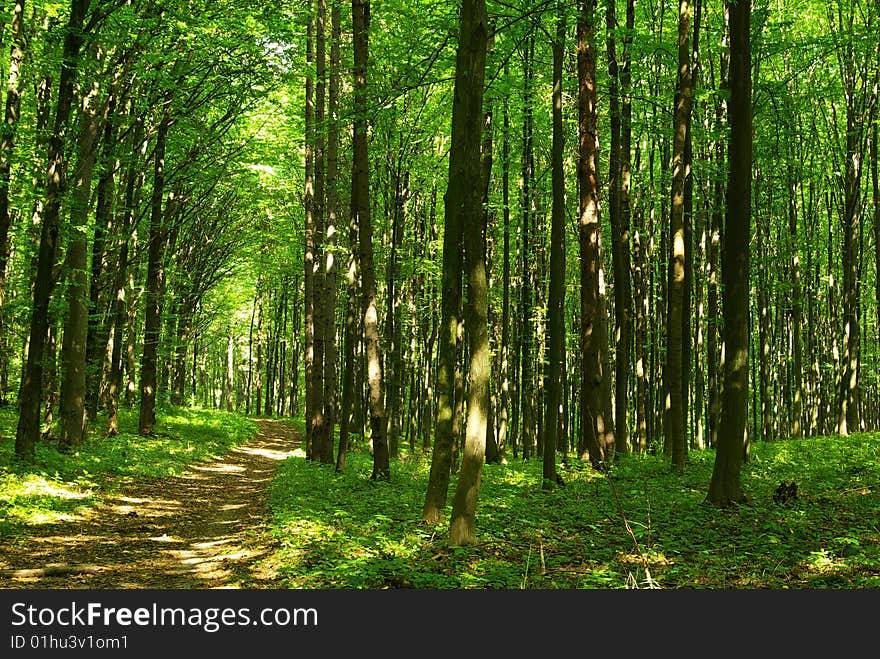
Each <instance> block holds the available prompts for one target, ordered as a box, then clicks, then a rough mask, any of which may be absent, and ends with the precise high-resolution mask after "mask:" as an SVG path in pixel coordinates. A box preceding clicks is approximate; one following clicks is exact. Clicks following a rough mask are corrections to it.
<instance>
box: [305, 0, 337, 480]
mask: <svg viewBox="0 0 880 659" xmlns="http://www.w3.org/2000/svg"><path fill="white" fill-rule="evenodd" d="M341 29H342V28H341V18H340V10H339V3H338V2H333V3H332V7H331V10H330V84H329V94H328V99H327V102H328V106H329V113H330V117H329V122H328V123H327V181H326V183H327V228H326V236H325V248H324V296H325V298H326V300H325V302H326V313H325V315H324V429H325V436H324V437H323V438H322V440H321V443H322V446H323V451H322V453H321V461H322V462H324V463H326V464H332V463H333V434H334V429H335V426H336V389H337V379H338V378H337V373H336V370H337V368H336V362H337V347H336V259H335V251H336V233H337V231H338V230H339V195H338V193H337V190H336V186H337V181H336V176H337V171H338V160H339V124H338V121H339V116H338V115H339V59H340V58H339V41H340V36H341ZM295 375H296V374H295V373H294V376H295Z"/></svg>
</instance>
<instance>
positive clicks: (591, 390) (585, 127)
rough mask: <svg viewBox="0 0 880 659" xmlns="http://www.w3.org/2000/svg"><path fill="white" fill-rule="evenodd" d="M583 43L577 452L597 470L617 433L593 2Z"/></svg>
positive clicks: (581, 31)
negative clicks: (612, 409) (611, 411)
mask: <svg viewBox="0 0 880 659" xmlns="http://www.w3.org/2000/svg"><path fill="white" fill-rule="evenodd" d="M577 38H578V46H577V47H578V52H577V65H578V142H579V146H578V202H579V203H578V210H579V219H578V241H579V245H580V284H581V317H580V345H581V353H582V354H583V366H582V373H581V393H580V397H581V407H582V413H583V415H584V420H583V423H582V427H581V432H582V434H581V436H580V439H579V441H578V452H579V454H580V455H581V456H582V457H588V458H589V460H590V462H591V463H592V464H593V466H594V467H597V468H598V467H600V466H602V465H603V464H604V463H606V462H607V461H610V460H611V459H612V457H613V453H614V430H613V422H612V419H611V418H610V417H609V416H608V414H607V412H608V407H609V405H608V404H607V401H606V400H605V395H606V393H610V386H609V385H608V382H607V381H608V380H609V378H610V377H611V374H610V373H609V372H608V371H607V370H606V369H607V365H608V358H607V352H608V331H607V322H608V321H607V317H606V315H605V304H604V299H603V297H604V291H603V290H602V289H603V284H602V247H601V246H602V233H601V226H600V218H599V168H598V159H599V137H598V118H599V117H598V108H597V100H598V97H597V89H596V44H595V41H596V20H595V9H594V7H593V4H592V2H591V1H590V0H586V1H585V2H584V3H583V4H582V7H581V13H580V16H579V18H578V26H577Z"/></svg>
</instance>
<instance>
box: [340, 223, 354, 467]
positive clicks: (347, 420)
mask: <svg viewBox="0 0 880 659" xmlns="http://www.w3.org/2000/svg"><path fill="white" fill-rule="evenodd" d="M357 234H358V232H357V226H356V224H355V223H354V220H353V219H352V221H351V222H350V224H349V231H348V242H349V250H350V256H349V260H348V269H347V271H346V282H347V284H346V286H347V299H346V301H345V338H344V340H343V350H344V353H345V354H344V360H345V369H344V371H343V374H342V411H341V414H340V418H339V449H338V450H337V452H336V471H337V473H340V472H342V471H343V470H344V469H345V454H346V452H347V450H348V442H349V439H348V436H349V432H350V428H351V426H352V425H353V424H354V422H355V419H354V417H353V415H354V401H353V398H354V394H355V370H356V368H355V367H356V363H355V362H356V361H357V360H358V354H357V349H356V348H357V342H358V329H359V328H358V321H357V308H358V244H357Z"/></svg>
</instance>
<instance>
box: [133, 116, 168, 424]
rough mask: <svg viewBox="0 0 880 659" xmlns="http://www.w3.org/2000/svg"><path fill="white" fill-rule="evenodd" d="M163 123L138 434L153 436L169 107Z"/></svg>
mask: <svg viewBox="0 0 880 659" xmlns="http://www.w3.org/2000/svg"><path fill="white" fill-rule="evenodd" d="M163 112H164V116H163V118H162V120H161V121H160V122H159V128H158V131H157V133H156V150H155V155H154V167H153V191H152V197H151V200H150V232H149V243H148V247H147V282H146V287H145V294H146V319H145V321H144V346H143V350H142V352H141V374H140V393H141V404H140V415H139V417H138V434H139V435H151V434H152V433H153V426H154V425H155V424H156V388H157V386H158V378H157V368H156V367H157V356H158V351H159V331H160V328H161V325H162V314H161V309H160V294H159V291H160V290H161V288H162V280H163V278H164V273H163V272H162V260H163V251H164V243H165V228H164V227H163V222H162V220H163V212H162V202H163V198H164V196H165V192H164V189H165V145H166V140H167V137H168V128H169V125H170V120H169V118H168V113H167V108H166V109H165V110H164V111H163Z"/></svg>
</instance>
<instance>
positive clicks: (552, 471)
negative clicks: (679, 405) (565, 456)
mask: <svg viewBox="0 0 880 659" xmlns="http://www.w3.org/2000/svg"><path fill="white" fill-rule="evenodd" d="M556 10H557V12H558V14H559V18H558V19H557V26H556V39H555V41H554V43H553V146H552V148H553V155H552V167H553V211H552V213H553V214H552V220H551V230H550V294H549V296H548V309H547V341H548V344H549V347H550V350H549V355H548V362H547V370H548V378H547V389H546V395H547V411H546V412H545V414H544V469H543V476H544V487H545V488H547V489H549V488H552V487H553V485H554V484H555V482H556V449H557V446H558V443H559V440H560V437H559V415H560V410H559V408H560V405H561V403H562V378H561V377H560V376H561V374H562V370H563V368H564V366H565V365H564V362H563V345H564V342H565V170H564V168H563V162H562V157H563V149H564V143H563V140H564V135H563V124H562V60H563V57H564V49H565V9H564V7H562V6H557V8H556Z"/></svg>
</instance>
